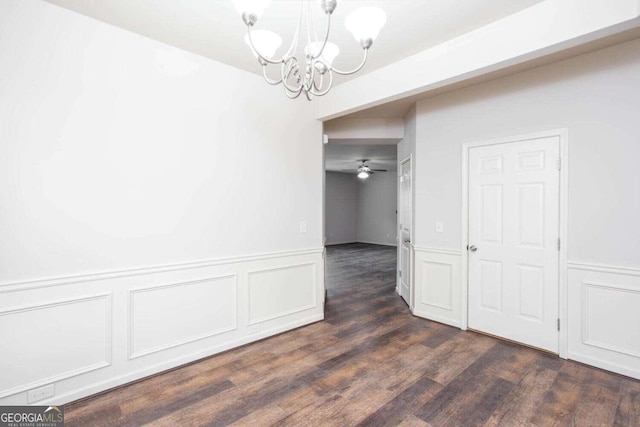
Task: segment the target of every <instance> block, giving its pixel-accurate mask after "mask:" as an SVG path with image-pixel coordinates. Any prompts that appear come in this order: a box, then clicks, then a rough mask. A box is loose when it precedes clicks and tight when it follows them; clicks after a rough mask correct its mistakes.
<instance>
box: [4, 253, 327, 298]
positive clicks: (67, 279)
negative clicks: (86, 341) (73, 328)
mask: <svg viewBox="0 0 640 427" xmlns="http://www.w3.org/2000/svg"><path fill="white" fill-rule="evenodd" d="M323 251H324V248H317V249H302V250H297V251H285V252H270V253H263V254H253V255H246V256H239V257H227V258H216V259H211V260H206V261H194V262H186V263H176V264H166V265H160V266H154V267H141V268H133V269H127V270H113V271H106V272H100V273H89V274H81V275H75V276H61V277H54V278H48V279H38V280H29V281H22V282H8V283H0V294H1V293H5V292H15V291H22V290H27V289H39V288H48V287H51V286H64V285H72V284H76V283H86V282H95V281H99V280H108V279H117V278H122V277H132V276H143V275H148V274H156V273H165V272H169V271H177V270H189V269H195V268H205V267H213V266H217V265H222V264H237V263H240V262H250V261H261V260H266V259H272V258H287V257H292V256H301V255H316V254H321V253H323Z"/></svg>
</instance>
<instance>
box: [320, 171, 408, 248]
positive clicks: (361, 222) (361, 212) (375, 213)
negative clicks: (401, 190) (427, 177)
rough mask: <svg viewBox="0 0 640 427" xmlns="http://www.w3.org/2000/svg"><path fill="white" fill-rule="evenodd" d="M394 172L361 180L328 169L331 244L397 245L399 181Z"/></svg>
mask: <svg viewBox="0 0 640 427" xmlns="http://www.w3.org/2000/svg"><path fill="white" fill-rule="evenodd" d="M396 179H397V177H396V174H395V173H393V172H386V173H382V172H381V173H375V174H373V175H371V176H370V177H369V178H368V179H367V180H366V181H364V182H361V181H359V180H358V178H357V177H356V176H355V175H354V174H349V173H341V172H330V171H327V172H326V188H325V209H326V212H325V221H326V224H325V227H326V235H327V244H328V245H337V244H342V243H354V242H361V243H372V244H375V245H388V246H395V245H396V234H397V233H396V207H397V184H396Z"/></svg>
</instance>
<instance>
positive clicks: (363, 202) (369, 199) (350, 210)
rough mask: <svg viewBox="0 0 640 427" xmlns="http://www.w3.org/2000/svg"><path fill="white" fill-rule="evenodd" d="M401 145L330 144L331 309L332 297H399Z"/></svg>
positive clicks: (327, 194) (328, 230)
mask: <svg viewBox="0 0 640 427" xmlns="http://www.w3.org/2000/svg"><path fill="white" fill-rule="evenodd" d="M398 182H399V177H398V162H397V146H396V145H350V144H327V145H325V200H324V206H325V212H324V218H325V246H326V251H327V259H326V266H327V267H326V277H327V280H326V292H327V298H328V302H329V303H328V304H327V310H329V312H330V307H331V306H332V304H331V303H330V301H331V299H332V298H338V299H339V298H343V297H349V296H351V298H353V297H354V295H360V297H359V298H363V301H377V299H380V301H382V300H384V299H385V298H386V297H387V295H389V294H390V295H392V297H395V298H397V295H396V293H395V292H396V291H397V286H398V283H397V274H396V271H397V265H398V264H397V261H398V260H397V254H398V249H397V247H398V239H399V229H398Z"/></svg>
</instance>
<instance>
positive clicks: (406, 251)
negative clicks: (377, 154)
mask: <svg viewBox="0 0 640 427" xmlns="http://www.w3.org/2000/svg"><path fill="white" fill-rule="evenodd" d="M400 173H401V174H400V245H399V247H400V256H399V260H398V261H399V264H400V265H399V269H398V274H399V275H400V296H401V297H402V298H403V299H404V300H405V302H406V303H407V304H408V305H409V307H411V223H412V215H411V212H412V208H411V159H407V160H405V161H404V162H402V164H401V169H400Z"/></svg>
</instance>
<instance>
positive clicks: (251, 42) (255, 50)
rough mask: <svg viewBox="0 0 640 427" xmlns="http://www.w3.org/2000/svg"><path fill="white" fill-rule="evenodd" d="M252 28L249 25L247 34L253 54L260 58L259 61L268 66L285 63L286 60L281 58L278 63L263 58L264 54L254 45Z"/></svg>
mask: <svg viewBox="0 0 640 427" xmlns="http://www.w3.org/2000/svg"><path fill="white" fill-rule="evenodd" d="M251 27H252V25H247V34H248V37H249V47H251V50H252V51H253V53H254V54H255V55H256V56H257V57H258V61H260V60H262V61H264V62H266V63H267V64H274V65H277V64H282V63H283V62H284V58H281V59H279V60H277V61H273V60H271V59H269V58H265V57H264V56H262V54H261V53H260V52H258V49H256V47H255V46H254V44H253V37H252V36H251Z"/></svg>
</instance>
